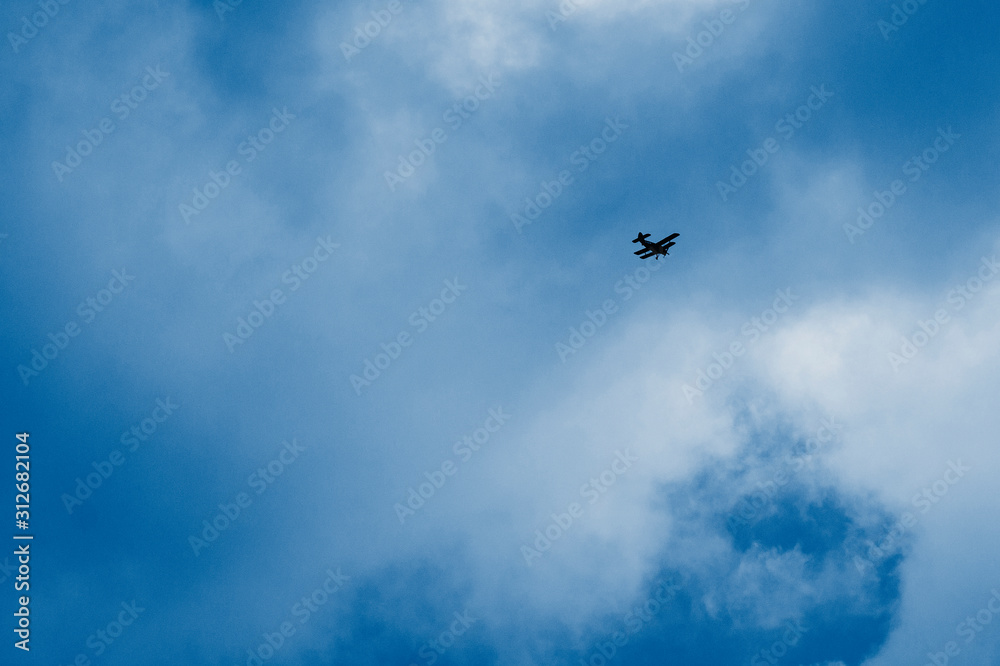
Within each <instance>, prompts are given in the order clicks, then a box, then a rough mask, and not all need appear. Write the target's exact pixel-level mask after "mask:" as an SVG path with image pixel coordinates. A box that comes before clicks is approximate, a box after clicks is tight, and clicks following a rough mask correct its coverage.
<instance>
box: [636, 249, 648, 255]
mask: <svg viewBox="0 0 1000 666" xmlns="http://www.w3.org/2000/svg"><path fill="white" fill-rule="evenodd" d="M647 252H649V250H647V249H646V248H642V249H641V250H638V251H636V252H633V253H632V254H646V253H647Z"/></svg>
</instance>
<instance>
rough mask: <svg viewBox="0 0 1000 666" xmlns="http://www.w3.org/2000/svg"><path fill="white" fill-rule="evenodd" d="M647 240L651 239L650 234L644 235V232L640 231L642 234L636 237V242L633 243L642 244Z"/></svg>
mask: <svg viewBox="0 0 1000 666" xmlns="http://www.w3.org/2000/svg"><path fill="white" fill-rule="evenodd" d="M646 238H649V234H644V233H642V232H641V231H640V232H639V235H638V236H636V237H635V240H633V241H632V242H633V243H641V242H642V241H643V240H644V239H646Z"/></svg>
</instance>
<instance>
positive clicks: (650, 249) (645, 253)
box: [632, 231, 680, 259]
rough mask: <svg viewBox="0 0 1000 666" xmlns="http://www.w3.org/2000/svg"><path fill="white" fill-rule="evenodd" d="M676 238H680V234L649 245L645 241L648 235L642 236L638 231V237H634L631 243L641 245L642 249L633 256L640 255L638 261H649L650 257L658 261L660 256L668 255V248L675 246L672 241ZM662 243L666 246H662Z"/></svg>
mask: <svg viewBox="0 0 1000 666" xmlns="http://www.w3.org/2000/svg"><path fill="white" fill-rule="evenodd" d="M678 236H680V234H671V235H669V236H667V237H666V238H664V239H663V240H661V241H660V242H659V243H650V242H649V241H647V240H646V239H647V238H649V234H644V233H642V232H641V231H640V232H639V235H638V236H636V237H635V239H634V240H633V241H632V242H633V243H642V249H641V250H639V251H638V252H635V254H638V255H640V256H639V258H640V259H649V258H650V257H654V256H655V257H656V258H657V259H659V258H660V255H663V256H667V255H668V254H670V248H671V247H673V246H674V245H677V243H675V242H674V239H675V238H677V237H678ZM664 243H666V244H665V245H664Z"/></svg>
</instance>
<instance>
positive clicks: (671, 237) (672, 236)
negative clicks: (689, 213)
mask: <svg viewBox="0 0 1000 666" xmlns="http://www.w3.org/2000/svg"><path fill="white" fill-rule="evenodd" d="M678 236H680V234H671V235H669V236H667V237H666V238H664V239H663V240H661V241H659V242H658V243H657V245H663V244H664V243H666V242H669V241H672V240H673V239H675V238H677V237H678ZM670 244H671V245H673V243H670Z"/></svg>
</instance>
